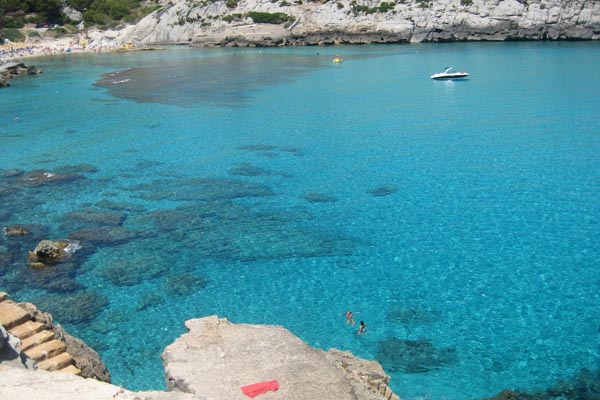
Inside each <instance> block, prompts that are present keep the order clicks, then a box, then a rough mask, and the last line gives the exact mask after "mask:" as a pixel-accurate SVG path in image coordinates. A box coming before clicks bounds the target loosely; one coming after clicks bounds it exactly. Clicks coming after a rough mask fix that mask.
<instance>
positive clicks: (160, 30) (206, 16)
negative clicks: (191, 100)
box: [90, 0, 600, 47]
mask: <svg viewBox="0 0 600 400" xmlns="http://www.w3.org/2000/svg"><path fill="white" fill-rule="evenodd" d="M90 37H91V38H92V39H93V40H96V41H98V42H100V41H103V40H104V41H106V40H116V41H117V42H119V43H138V44H145V45H168V44H191V45H194V46H239V47H267V46H300V45H330V44H368V43H421V42H461V41H508V40H598V39H600V4H599V3H598V2H595V1H591V0H571V1H568V2H564V1H559V0H532V1H523V0H521V1H518V0H438V1H435V2H433V1H431V2H430V1H426V0H418V1H415V0H403V1H397V2H381V1H371V0H369V1H360V2H359V1H355V0H338V1H325V2H312V1H308V2H303V1H301V0H298V1H294V2H288V1H285V0H275V1H273V0H240V1H237V0H229V1H216V2H193V3H192V2H186V1H184V0H175V1H161V8H159V9H158V10H156V11H154V12H152V13H151V14H149V15H148V16H146V17H145V18H143V19H142V20H141V21H139V22H138V23H137V24H136V25H130V26H127V27H125V28H123V29H121V30H118V31H97V32H94V33H90Z"/></svg>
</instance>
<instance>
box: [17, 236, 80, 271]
mask: <svg viewBox="0 0 600 400" xmlns="http://www.w3.org/2000/svg"><path fill="white" fill-rule="evenodd" d="M80 248H81V246H80V245H79V242H77V241H70V240H58V241H56V242H53V241H51V240H42V241H41V242H39V243H38V245H37V246H36V247H35V249H34V250H33V251H30V252H29V253H28V254H27V261H28V262H29V265H30V266H31V267H33V268H44V267H45V266H48V265H55V264H58V263H60V262H63V261H65V260H66V259H67V258H69V257H70V256H71V255H72V254H73V253H75V252H76V251H77V250H79V249H80Z"/></svg>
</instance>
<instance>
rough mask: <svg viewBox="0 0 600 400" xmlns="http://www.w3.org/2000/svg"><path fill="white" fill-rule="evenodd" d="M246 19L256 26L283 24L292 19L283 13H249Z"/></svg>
mask: <svg viewBox="0 0 600 400" xmlns="http://www.w3.org/2000/svg"><path fill="white" fill-rule="evenodd" d="M248 17H250V18H251V19H252V21H254V22H256V23H258V24H284V23H286V22H288V21H291V20H292V17H290V16H289V15H287V14H285V13H267V12H258V11H250V12H249V13H248Z"/></svg>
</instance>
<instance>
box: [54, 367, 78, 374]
mask: <svg viewBox="0 0 600 400" xmlns="http://www.w3.org/2000/svg"><path fill="white" fill-rule="evenodd" d="M56 372H65V373H67V374H73V375H77V376H81V370H80V369H79V368H77V367H76V366H74V365H68V366H66V367H64V368H62V369H59V370H58V371H56Z"/></svg>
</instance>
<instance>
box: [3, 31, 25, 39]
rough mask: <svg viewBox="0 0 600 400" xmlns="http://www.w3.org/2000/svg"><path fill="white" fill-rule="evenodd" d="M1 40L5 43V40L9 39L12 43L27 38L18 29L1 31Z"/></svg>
mask: <svg viewBox="0 0 600 400" xmlns="http://www.w3.org/2000/svg"><path fill="white" fill-rule="evenodd" d="M0 39H1V40H2V41H4V39H8V40H10V41H11V42H18V41H20V40H23V39H25V36H24V35H23V34H22V33H21V31H20V30H18V29H16V28H5V29H0Z"/></svg>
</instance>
